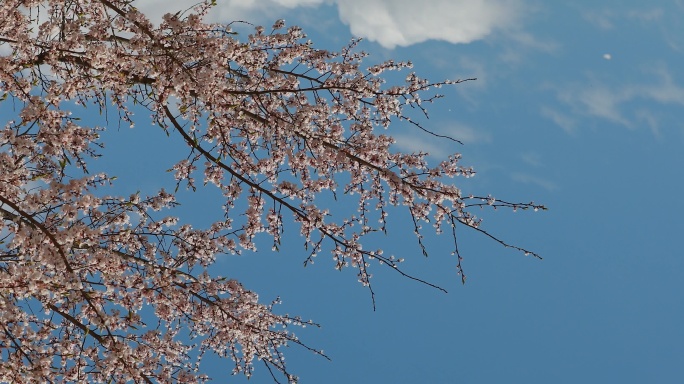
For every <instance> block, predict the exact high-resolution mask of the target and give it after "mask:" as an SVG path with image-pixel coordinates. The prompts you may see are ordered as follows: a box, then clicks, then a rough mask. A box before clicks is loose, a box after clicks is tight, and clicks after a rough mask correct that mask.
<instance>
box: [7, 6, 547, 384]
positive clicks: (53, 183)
mask: <svg viewBox="0 0 684 384" xmlns="http://www.w3.org/2000/svg"><path fill="white" fill-rule="evenodd" d="M210 8H211V2H204V3H201V4H199V5H197V6H196V7H194V8H193V9H192V10H190V11H188V12H187V14H185V13H176V14H167V15H166V16H164V18H163V21H162V22H161V24H160V25H159V26H155V25H153V24H152V23H151V22H150V21H149V19H148V18H147V17H146V16H145V15H143V14H142V13H140V12H139V11H138V10H137V9H136V8H135V7H134V6H133V2H132V1H130V0H74V1H69V2H64V1H57V0H43V1H38V0H7V1H4V2H2V3H0V20H3V23H2V24H0V52H2V53H0V99H1V100H3V101H4V103H2V104H0V107H3V108H5V107H6V108H7V111H8V112H7V113H8V114H10V115H12V116H13V118H12V119H10V120H9V121H7V122H6V123H5V124H4V127H3V128H2V130H1V131H0V316H2V319H1V320H2V329H1V330H0V353H1V354H2V362H1V363H0V381H3V382H5V381H6V382H26V381H41V382H57V381H79V382H111V381H135V382H139V381H142V382H171V381H178V382H188V381H204V380H206V379H207V377H206V376H204V375H202V374H201V370H200V369H199V364H200V361H201V357H202V356H203V355H204V354H205V353H206V352H209V351H211V352H214V353H216V354H218V355H219V356H222V357H226V358H230V359H232V360H233V361H234V363H235V368H234V370H233V372H234V373H245V374H247V375H250V374H251V373H252V370H253V363H254V361H255V359H258V360H261V361H263V362H264V363H265V364H266V366H267V367H268V369H269V371H272V370H275V371H279V372H281V373H282V374H283V375H284V377H285V378H286V379H287V380H288V381H290V382H294V381H296V377H295V376H294V375H292V374H291V373H290V372H289V371H288V370H287V367H286V365H285V360H284V357H283V354H282V347H283V346H285V345H287V344H292V343H294V344H299V345H301V346H303V347H305V348H309V349H311V348H310V347H308V346H306V345H304V344H302V343H301V342H300V341H299V340H298V339H297V337H296V336H295V335H294V334H292V333H291V332H290V331H289V329H287V326H288V325H290V324H296V325H304V324H314V323H311V322H307V321H303V320H301V319H300V318H298V317H290V316H288V315H277V314H275V313H274V312H273V306H274V304H276V303H277V301H276V302H273V303H271V304H268V305H265V304H261V303H259V301H258V297H257V295H256V294H255V293H253V292H251V291H249V290H247V289H245V288H244V287H243V286H242V285H241V284H240V283H239V282H237V281H235V280H233V279H228V278H223V277H216V276H210V275H209V273H208V270H207V268H208V267H209V266H210V265H211V264H212V263H213V262H214V260H215V258H216V256H217V255H219V254H224V253H240V252H243V251H245V250H256V238H257V236H258V235H259V234H260V233H264V232H265V233H266V234H267V235H269V236H270V237H271V238H272V240H273V248H274V249H278V248H279V247H280V241H281V235H282V233H283V230H284V228H285V226H286V225H295V226H297V227H298V228H299V233H300V235H301V236H302V237H303V238H304V240H305V248H306V249H307V251H306V252H307V256H306V257H305V265H306V264H308V263H312V262H313V261H314V259H315V257H316V256H317V255H318V254H320V253H321V252H324V251H329V252H331V254H332V257H333V261H334V266H335V268H337V269H340V270H341V269H344V268H347V267H351V268H355V269H356V271H357V277H358V280H359V281H360V282H361V283H362V284H364V285H366V286H368V287H369V289H370V292H371V296H372V297H374V293H373V290H372V288H371V281H372V280H371V273H370V269H371V268H372V266H373V263H378V264H383V265H386V266H389V267H390V268H391V269H392V270H394V271H397V272H399V273H400V274H402V275H403V276H406V277H408V278H411V279H414V280H418V281H421V282H423V283H425V284H429V285H432V284H430V283H429V282H426V281H423V280H422V279H420V278H418V277H414V276H411V275H409V274H408V273H406V272H404V271H402V270H401V268H400V263H401V262H402V261H403V259H401V258H395V257H394V256H385V255H384V253H383V251H382V250H381V249H369V248H367V247H364V244H365V243H366V239H367V235H368V234H370V233H373V232H384V233H391V228H390V225H389V223H388V220H387V216H388V214H389V211H390V210H391V209H394V208H392V207H394V206H397V207H404V209H406V210H408V212H409V214H410V217H411V219H412V222H413V228H414V230H415V234H416V240H417V242H418V244H419V245H420V247H421V249H422V250H423V253H424V254H425V255H427V248H426V247H425V245H424V244H423V229H422V224H423V223H431V224H432V225H433V226H434V228H435V229H436V231H437V232H438V233H440V232H441V231H442V228H443V227H444V226H447V227H449V228H451V232H452V238H453V241H454V247H455V250H454V253H455V254H456V255H457V256H458V259H457V261H456V263H455V264H456V268H457V270H458V272H459V274H460V275H461V278H462V279H463V281H465V275H464V274H463V270H462V258H461V255H460V253H459V251H458V243H457V241H456V226H464V227H466V228H471V229H474V230H476V231H478V232H481V233H483V234H485V235H486V236H489V237H491V238H492V239H494V240H495V241H497V242H499V243H501V244H502V245H504V246H506V247H512V248H514V249H516V250H519V251H522V252H525V253H532V252H530V251H528V250H526V249H524V248H521V247H517V246H512V245H510V244H508V243H506V242H504V241H503V240H500V239H499V238H498V237H496V236H494V235H492V234H490V233H489V232H487V231H486V230H484V229H483V228H482V227H481V226H480V220H479V219H478V218H477V217H476V216H475V215H474V214H473V213H472V212H471V210H470V209H471V208H479V207H486V206H491V207H492V208H497V207H502V208H512V209H534V210H537V209H545V208H544V207H543V206H541V205H538V204H534V203H531V202H530V203H510V202H506V201H503V200H498V199H494V198H492V197H490V196H488V197H486V198H479V197H473V196H464V195H463V194H462V192H461V190H460V189H459V188H458V187H456V186H455V185H454V184H453V179H454V178H455V177H459V176H462V177H470V176H472V175H473V174H474V171H473V170H472V169H470V168H468V167H463V166H461V165H460V155H458V154H454V155H452V156H450V157H449V158H447V159H446V160H444V161H442V162H440V163H438V164H437V165H436V166H430V165H428V160H427V157H426V156H427V154H425V153H402V152H399V151H396V150H395V148H394V147H393V144H394V139H393V138H392V137H391V136H390V135H389V134H386V133H385V131H387V130H389V129H390V128H391V126H392V125H393V124H405V125H407V126H409V127H415V128H418V129H419V130H421V132H423V131H424V132H428V133H430V134H435V133H433V132H431V131H430V130H428V129H427V128H425V127H423V126H422V125H421V123H420V122H419V121H417V120H416V119H415V118H413V117H412V116H413V114H415V113H414V112H416V111H418V112H419V115H420V114H424V115H427V110H426V109H425V106H426V104H427V103H430V102H432V101H433V100H435V99H436V98H439V97H440V95H439V94H437V93H435V90H436V89H437V88H440V87H442V86H450V85H455V84H459V83H461V82H463V81H466V80H456V81H441V82H429V81H428V80H425V79H422V78H420V77H419V76H417V75H416V74H414V73H412V72H411V73H408V74H407V75H406V76H405V77H404V82H403V83H402V84H391V83H388V82H387V80H386V78H387V76H385V75H386V72H388V71H408V70H410V68H411V63H408V62H406V63H405V62H394V61H388V62H385V63H382V64H378V65H372V66H370V67H368V68H365V67H364V66H363V63H362V61H363V59H364V57H365V54H364V53H363V52H359V51H358V50H357V49H356V45H357V43H358V41H352V42H351V43H350V44H349V45H348V46H347V47H345V48H343V49H342V50H341V51H339V52H331V51H327V50H322V49H318V48H315V47H313V45H312V44H311V42H310V41H308V40H306V36H305V35H304V34H303V32H302V31H301V30H300V29H299V28H298V27H289V28H286V26H285V24H284V22H282V21H277V22H276V23H275V24H274V25H273V26H272V28H271V30H270V31H268V32H267V31H266V29H265V28H263V27H256V28H255V31H254V33H253V34H251V35H249V36H248V37H246V39H245V40H244V41H240V40H238V39H237V38H236V34H235V32H233V31H232V30H231V28H230V24H229V25H222V24H208V23H205V22H204V21H203V16H204V15H205V14H206V12H208V11H209V10H210ZM9 101H11V103H9ZM10 105H11V107H10ZM83 107H85V108H97V109H99V110H100V111H101V112H102V111H104V112H109V111H111V110H116V111H117V112H118V114H119V118H120V121H122V122H125V123H128V124H129V125H130V126H131V127H133V125H134V124H135V123H136V122H137V123H138V124H141V123H143V124H144V123H145V122H148V123H149V122H150V120H148V119H145V118H140V117H138V116H136V115H135V114H134V113H136V112H137V113H139V112H140V111H145V110H146V111H149V113H150V114H151V122H152V123H154V124H156V125H158V126H160V127H161V128H162V129H164V130H165V131H166V132H167V134H169V135H170V136H174V137H177V138H178V140H182V142H183V143H185V144H186V145H187V147H188V154H187V156H183V157H181V158H179V159H178V161H177V162H176V163H175V164H174V165H173V166H172V167H171V170H172V171H173V172H174V175H175V179H176V182H177V183H178V186H180V185H181V184H185V185H187V186H188V187H190V188H192V189H195V188H197V183H196V180H195V178H197V177H201V179H202V184H203V185H208V184H212V185H214V186H215V187H217V188H219V190H220V191H221V193H222V195H223V197H224V199H225V200H224V202H223V212H222V214H221V215H220V217H218V218H216V221H215V222H214V223H213V224H211V225H209V226H208V228H205V229H198V228H193V227H191V226H190V225H187V224H184V223H183V221H182V220H181V219H179V218H176V217H173V216H163V215H162V211H163V212H166V211H173V208H174V207H175V206H176V204H177V203H176V201H175V192H169V191H166V190H160V191H156V192H152V193H149V194H148V195H147V196H146V195H143V194H141V193H134V194H132V195H130V196H126V197H122V196H108V195H107V194H106V192H105V191H106V188H107V187H108V186H109V185H110V184H112V183H113V182H114V179H113V178H112V177H110V176H109V175H107V174H96V175H92V174H90V173H89V168H88V166H89V164H90V162H91V160H92V159H93V158H95V157H99V156H100V154H99V149H100V148H101V146H102V144H103V143H102V142H101V139H100V133H101V131H102V130H104V129H105V128H104V127H99V126H88V125H86V124H84V121H83V120H81V119H80V117H79V115H80V114H81V113H82V111H83ZM11 108H14V109H13V110H10V109H11ZM89 121H92V120H91V119H90V118H89ZM176 134H177V135H176ZM435 135H436V134H435ZM342 196H344V204H347V203H353V204H354V206H355V207H356V210H355V211H353V212H352V213H350V210H349V209H347V208H348V207H346V208H344V209H338V207H336V205H337V204H336V203H331V201H335V200H338V199H340V200H342ZM238 202H244V203H240V204H237V203H238ZM532 254H533V255H535V256H537V255H536V254H534V253H532ZM437 288H438V287H437ZM440 289H441V288H440ZM143 308H151V309H152V310H153V311H154V314H155V316H154V319H153V320H152V321H150V320H149V319H147V318H144V316H142V315H141V313H142V309H143ZM152 322H154V323H155V324H152ZM188 340H190V341H191V342H192V344H188ZM311 350H313V349H311ZM313 351H315V352H317V353H319V354H321V355H322V352H321V351H316V350H313Z"/></svg>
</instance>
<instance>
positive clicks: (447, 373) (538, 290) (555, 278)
mask: <svg viewBox="0 0 684 384" xmlns="http://www.w3.org/2000/svg"><path fill="white" fill-rule="evenodd" d="M171 3H173V4H175V5H174V7H173V8H172V7H171V6H170V5H169V4H171ZM186 3H187V4H188V5H191V4H192V3H194V0H193V1H186ZM218 3H219V4H218V6H217V8H216V9H215V10H214V13H212V14H211V17H212V18H213V19H214V20H215V21H225V22H228V21H232V20H235V19H240V20H249V21H251V22H253V23H256V24H258V23H263V24H264V25H271V23H272V22H273V21H274V20H275V19H277V18H284V19H285V20H286V22H287V23H288V24H289V25H292V24H296V25H300V26H302V27H303V28H304V30H305V32H307V34H308V35H309V37H310V38H311V39H312V40H313V41H314V44H315V45H317V46H318V47H321V48H326V49H333V50H334V49H338V48H340V47H341V46H343V45H344V44H345V43H346V42H347V41H348V40H349V39H350V38H351V37H352V36H360V37H364V38H366V40H365V42H364V44H363V45H362V47H363V49H364V50H366V51H367V52H369V53H371V55H372V57H371V58H370V59H369V60H370V61H371V62H373V61H381V60H384V59H388V58H394V59H403V60H407V59H410V60H412V61H413V62H414V65H415V70H416V72H418V73H419V74H421V75H422V76H425V77H428V78H430V79H433V80H440V79H444V78H451V79H456V78H469V77H477V78H478V80H477V81H476V82H468V83H465V84H461V85H459V86H457V87H455V88H452V89H446V90H444V91H445V93H446V96H447V97H446V98H445V99H442V100H440V101H438V102H437V103H436V104H434V105H432V106H431V108H430V117H431V118H430V120H428V121H426V122H425V126H426V127H428V128H430V129H432V130H434V131H436V132H438V133H441V134H448V135H451V136H454V137H456V138H459V139H461V140H462V141H463V142H464V145H463V146H461V145H457V144H454V143H453V142H450V141H446V140H439V139H435V138H433V137H430V136H427V135H425V134H421V133H418V132H416V131H415V130H407V129H404V128H403V127H399V126H397V127H394V128H392V131H390V133H392V132H395V133H396V137H397V139H398V146H399V148H401V149H403V150H405V151H415V150H424V151H428V152H430V153H431V154H432V158H433V160H434V161H437V160H438V159H439V158H440V157H445V156H447V155H448V154H450V153H453V152H461V153H463V157H464V160H463V161H464V163H465V164H467V165H472V166H474V167H475V169H476V170H477V171H478V175H477V176H476V177H475V178H473V179H469V180H458V179H457V180H456V182H457V183H459V186H460V187H461V188H462V189H463V190H464V191H466V192H471V191H472V192H473V193H480V194H487V193H492V194H493V195H494V196H496V197H500V198H504V199H507V200H515V201H529V200H534V201H535V202H540V203H544V204H546V205H547V206H548V207H549V208H550V210H549V211H547V212H544V213H528V212H517V213H512V212H506V211H497V212H484V211H483V213H482V216H483V217H484V218H485V221H484V225H485V227H486V228H487V229H488V230H490V231H491V232H493V233H495V234H497V235H499V236H500V237H502V238H503V239H505V240H507V241H510V242H513V243H515V244H517V245H521V246H524V247H528V248H530V249H532V250H534V251H536V252H538V253H540V254H541V255H542V256H543V257H544V260H541V261H540V260H537V259H533V258H528V257H524V256H523V255H521V254H518V253H516V252H514V251H510V250H506V249H504V248H502V247H500V246H498V245H497V244H495V243H493V242H491V241H489V240H488V239H486V238H484V237H483V236H480V235H478V234H477V233H475V232H473V231H470V232H468V231H465V230H462V231H461V232H460V234H459V239H460V248H461V252H462V253H463V255H464V256H465V261H464V263H465V265H464V266H465V269H466V272H467V274H468V282H467V284H466V285H465V286H463V285H461V283H460V279H459V278H458V276H457V275H456V270H455V259H454V258H453V257H452V256H450V252H451V248H450V243H449V240H450V239H449V238H448V237H446V236H428V239H427V242H428V244H429V251H430V256H429V257H428V258H427V259H426V258H424V257H423V256H422V255H421V253H420V250H419V248H418V246H417V244H415V242H414V239H413V238H412V237H411V236H406V234H407V233H410V230H411V228H410V227H409V222H407V221H406V219H407V217H405V216H402V214H401V213H399V212H397V213H396V214H395V215H393V216H391V217H390V220H391V221H390V225H391V229H394V230H395V235H394V236H389V237H386V238H385V237H378V238H377V239H375V240H376V241H377V243H375V244H373V246H372V247H371V248H374V247H377V246H379V247H383V248H384V249H385V250H386V252H387V253H393V254H396V255H397V256H400V257H404V258H406V260H407V261H406V263H405V264H404V268H405V269H406V270H407V271H408V272H411V273H414V274H415V275H417V276H419V277H421V278H423V279H426V280H428V281H430V282H433V283H435V284H438V285H440V286H442V287H444V288H445V289H447V290H448V291H449V293H448V294H444V293H442V292H440V291H437V290H435V289H431V288H429V287H426V286H423V285H420V284H417V283H415V282H412V281H409V280H406V279H403V278H401V277H400V276H399V275H398V274H396V273H393V272H392V271H390V270H383V269H382V268H377V267H376V268H375V269H374V278H373V284H374V289H375V291H376V298H377V310H376V311H375V312H374V311H373V308H372V305H371V301H370V297H369V294H368V291H367V290H366V289H364V288H363V287H362V286H360V284H358V283H356V278H355V276H354V274H353V273H352V271H343V272H337V271H335V270H334V268H333V264H332V262H329V263H328V262H327V260H326V259H325V256H324V255H323V254H322V255H321V256H319V259H320V260H318V262H317V263H316V264H315V265H313V266H310V267H307V268H302V261H303V260H304V257H305V253H304V250H303V249H302V248H301V246H300V244H301V242H302V241H301V239H299V238H297V237H296V236H295V234H296V232H297V231H296V230H295V229H294V228H292V229H291V230H290V231H289V232H286V238H285V240H284V244H283V246H282V247H281V251H280V252H279V253H277V254H275V253H271V252H270V251H267V250H268V249H270V248H269V247H268V246H263V247H261V249H262V250H261V251H260V252H258V253H256V254H245V255H243V256H240V257H222V258H220V260H219V261H218V262H217V264H216V266H215V268H214V272H215V273H217V274H221V275H224V276H230V277H235V278H238V279H239V280H241V281H242V282H243V283H244V284H245V286H246V287H247V288H249V289H253V290H255V291H256V292H259V293H260V295H261V297H262V298H263V300H264V301H265V302H266V301H270V300H271V299H272V298H275V297H276V296H281V297H282V299H283V305H281V306H280V309H279V310H280V311H282V312H289V313H291V314H299V315H302V316H303V317H305V318H311V319H313V320H315V321H316V322H319V323H321V324H322V325H323V327H322V328H321V329H309V328H307V329H305V330H302V331H300V332H299V335H300V336H301V338H302V340H303V341H305V342H306V343H308V344H310V345H312V346H314V347H316V348H322V349H324V350H325V352H326V353H327V354H328V355H329V356H330V357H331V358H332V361H331V362H330V361H327V360H324V359H322V358H319V357H316V356H314V355H312V354H311V353H308V352H307V351H304V350H302V349H299V348H296V347H293V348H291V349H290V350H288V351H287V352H289V354H288V355H287V358H288V362H289V363H288V364H289V368H290V369H291V370H292V371H293V372H295V373H296V374H298V375H299V376H300V377H301V382H302V383H350V382H354V383H414V382H425V383H500V382H507V383H522V382H524V383H577V382H583V383H599V382H620V383H643V382H654V383H678V382H681V380H682V378H683V377H684V364H683V363H682V362H683V361H684V329H683V328H682V324H683V323H684V301H683V300H682V298H681V297H682V294H681V293H682V290H683V289H684V281H683V279H682V278H681V276H680V274H681V271H684V260H683V258H682V239H683V238H684V237H683V236H682V229H683V228H684V225H682V223H681V215H682V212H684V202H683V201H682V199H681V197H680V195H681V193H682V191H683V190H684V181H683V178H682V176H683V172H682V170H681V166H682V165H684V152H683V151H682V147H683V146H684V119H683V118H684V110H683V108H684V70H683V69H682V68H684V67H683V66H682V65H681V63H682V62H684V60H683V59H684V57H683V56H684V23H683V22H682V20H684V1H651V2H640V1H605V0H603V1H601V0H598V1H592V2H570V1H556V2H548V3H547V2H541V1H529V0H483V1H478V2H472V1H449V0H442V1H436V0H435V1H422V2H417V1H410V0H406V1H405V0H396V1H390V0H363V1H360V0H345V1H342V0H339V1H331V0H328V1H322V0H321V1H318V0H302V1H297V0H267V1H262V0H260V1H256V0H255V1H245V0H242V1H237V0H236V1H222V0H219V1H218ZM183 4H184V2H183V1H175V2H167V1H162V0H155V1H152V0H149V1H139V2H138V4H136V5H137V6H138V7H139V8H141V9H142V10H143V11H147V12H156V13H157V14H159V15H160V13H159V12H160V11H161V10H162V9H164V10H165V11H169V12H175V11H177V10H179V9H181V8H182V6H183ZM148 128H150V127H143V126H136V128H135V129H133V130H129V129H128V128H121V129H120V130H117V129H111V132H110V133H111V134H108V135H107V136H106V138H107V140H109V141H108V149H107V151H106V153H105V157H103V159H102V160H101V162H102V167H103V168H104V169H109V170H111V172H112V174H117V175H118V176H119V178H120V185H119V186H118V187H117V188H121V189H122V190H126V191H129V192H128V193H130V190H131V189H141V190H143V191H144V190H145V189H146V188H155V187H156V186H157V184H158V183H166V184H172V180H171V178H172V177H171V174H166V173H164V172H163V170H165V169H168V168H170V167H171V165H173V162H174V161H175V160H177V159H176V157H171V156H167V155H168V154H169V152H172V151H170V150H169V149H168V148H169V147H168V146H167V145H173V144H172V143H170V141H168V139H166V136H165V135H163V134H162V133H161V132H157V131H155V130H154V129H148ZM162 141H164V142H163V143H162ZM150 142H160V144H158V145H155V146H154V147H155V149H153V150H150V149H149V148H150V146H149V143H150ZM178 148H179V150H181V148H182V145H181V146H178ZM141 164H144V166H141ZM134 169H135V170H142V172H137V173H132V170H134ZM151 175H158V176H159V179H156V178H155V177H153V176H151ZM212 193H213V192H211V191H208V192H207V191H205V192H200V193H199V194H196V195H184V198H185V201H184V210H185V211H184V212H185V213H184V216H183V217H184V218H185V219H187V220H190V221H193V222H197V223H202V222H203V221H205V220H210V219H211V218H212V217H214V216H213V214H215V210H218V209H219V207H220V204H221V201H220V199H219V198H218V197H216V196H215V195H212ZM198 196H200V197H198ZM288 234H289V236H288ZM205 368H206V370H207V372H209V373H210V374H211V375H213V376H214V377H215V378H216V379H217V381H216V382H233V383H240V382H247V381H246V379H244V378H241V377H224V375H228V374H229V372H230V367H229V366H228V364H226V363H224V362H217V361H214V360H211V359H209V360H207V365H206V366H205ZM269 380H270V377H269V375H268V373H267V372H266V371H265V370H263V369H259V368H257V372H256V374H255V377H253V378H252V380H251V381H250V382H256V383H262V382H269Z"/></svg>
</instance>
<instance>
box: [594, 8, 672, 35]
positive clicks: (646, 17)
mask: <svg viewBox="0 0 684 384" xmlns="http://www.w3.org/2000/svg"><path fill="white" fill-rule="evenodd" d="M664 14H665V11H664V10H663V9H662V8H658V7H656V8H649V9H638V8H631V9H627V8H619V9H618V8H603V9H585V10H583V11H582V15H583V17H584V20H586V21H588V22H589V23H591V24H593V25H594V26H596V27H598V28H600V29H605V30H609V29H614V28H616V25H617V24H619V23H621V22H623V21H625V20H637V21H640V22H643V23H650V22H658V21H660V20H661V19H662V18H663V15H664Z"/></svg>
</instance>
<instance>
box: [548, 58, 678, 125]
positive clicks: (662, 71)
mask: <svg viewBox="0 0 684 384" xmlns="http://www.w3.org/2000/svg"><path fill="white" fill-rule="evenodd" d="M642 72H643V75H642V76H640V78H644V79H646V81H640V82H632V83H625V82H624V80H623V79H620V82H619V83H618V84H611V83H609V82H607V81H601V80H596V79H594V80H592V81H587V82H586V85H582V86H577V85H572V84H562V85H557V86H554V87H552V88H553V89H554V90H555V91H556V96H557V98H558V100H559V101H560V102H561V103H562V104H564V105H565V106H566V107H568V108H569V109H570V111H571V112H572V114H573V115H576V116H585V117H593V118H598V119H602V120H607V121H610V122H612V123H616V124H619V125H622V126H625V127H628V128H636V127H638V126H640V125H643V124H646V125H648V126H649V127H650V129H651V130H653V131H654V132H657V128H658V124H659V119H658V116H657V114H655V113H653V112H652V111H653V109H654V108H662V107H666V106H668V105H675V106H684V87H682V86H680V85H679V84H677V82H676V81H675V79H674V78H673V76H672V75H671V73H670V71H669V70H668V69H667V67H665V66H664V65H653V66H650V67H649V68H648V69H647V70H644V71H642ZM635 78H636V77H635ZM541 114H542V115H543V116H545V117H547V118H549V119H551V120H553V121H554V122H555V123H556V124H558V125H559V126H561V127H563V129H565V130H566V131H568V132H573V128H574V126H575V123H574V119H573V118H570V117H568V116H567V115H565V114H563V113H560V112H558V111H557V110H554V109H552V108H549V107H542V109H541Z"/></svg>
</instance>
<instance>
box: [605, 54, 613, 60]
mask: <svg viewBox="0 0 684 384" xmlns="http://www.w3.org/2000/svg"><path fill="white" fill-rule="evenodd" d="M603 58H604V59H606V60H610V59H612V58H613V56H612V55H611V54H610V53H604V54H603Z"/></svg>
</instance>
